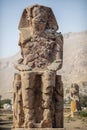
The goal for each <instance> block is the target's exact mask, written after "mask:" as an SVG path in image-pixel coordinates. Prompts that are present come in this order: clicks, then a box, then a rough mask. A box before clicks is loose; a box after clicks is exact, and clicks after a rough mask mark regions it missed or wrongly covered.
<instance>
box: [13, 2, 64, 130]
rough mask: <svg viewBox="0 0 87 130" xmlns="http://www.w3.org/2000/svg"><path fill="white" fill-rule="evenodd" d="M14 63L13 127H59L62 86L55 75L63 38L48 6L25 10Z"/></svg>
mask: <svg viewBox="0 0 87 130" xmlns="http://www.w3.org/2000/svg"><path fill="white" fill-rule="evenodd" d="M19 30H20V39H19V46H20V48H21V55H22V58H21V59H19V60H18V62H17V64H15V68H16V69H17V70H18V71H19V73H16V74H15V76H14V115H13V116H14V121H13V122H14V123H13V124H14V126H13V127H14V128H62V127H63V84H62V81H61V75H57V74H56V72H57V71H58V70H59V69H61V68H62V64H63V36H62V34H61V33H58V32H57V30H58V25H57V21H56V18H55V16H54V14H53V12H52V10H51V8H49V7H45V6H42V5H33V6H31V7H27V8H25V9H24V11H23V14H22V17H21V20H20V23H19Z"/></svg>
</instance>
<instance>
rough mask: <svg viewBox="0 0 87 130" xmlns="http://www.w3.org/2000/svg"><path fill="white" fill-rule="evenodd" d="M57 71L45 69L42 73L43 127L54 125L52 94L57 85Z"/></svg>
mask: <svg viewBox="0 0 87 130" xmlns="http://www.w3.org/2000/svg"><path fill="white" fill-rule="evenodd" d="M55 75H56V74H55V72H53V71H45V72H44V73H43V75H42V107H43V120H42V121H41V127H44V128H46V127H48V128H51V127H52V113H51V105H52V96H53V88H54V87H55Z"/></svg>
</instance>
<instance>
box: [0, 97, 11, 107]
mask: <svg viewBox="0 0 87 130" xmlns="http://www.w3.org/2000/svg"><path fill="white" fill-rule="evenodd" d="M4 104H10V105H11V100H10V99H3V100H0V108H2V107H3V105H4Z"/></svg>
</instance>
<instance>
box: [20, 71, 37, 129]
mask: <svg viewBox="0 0 87 130" xmlns="http://www.w3.org/2000/svg"><path fill="white" fill-rule="evenodd" d="M34 81H35V73H34V72H32V71H22V72H21V82H22V97H23V110H24V127H25V128H33V127H34V125H33V124H34V83H35V82H34Z"/></svg>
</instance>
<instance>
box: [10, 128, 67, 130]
mask: <svg viewBox="0 0 87 130" xmlns="http://www.w3.org/2000/svg"><path fill="white" fill-rule="evenodd" d="M11 130H66V129H65V128H12V129H11Z"/></svg>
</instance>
